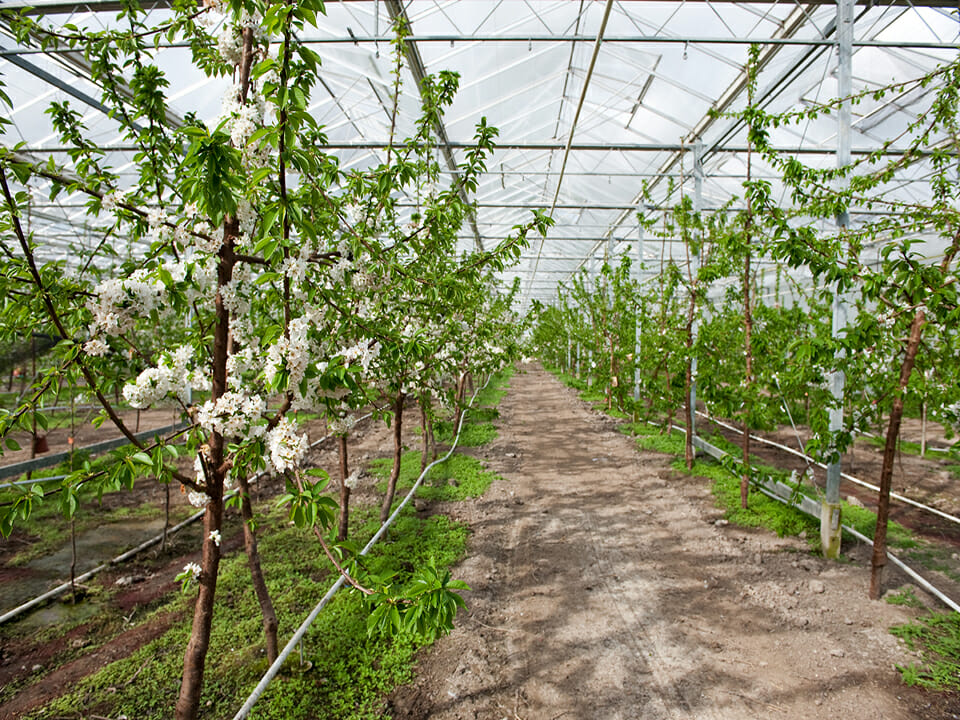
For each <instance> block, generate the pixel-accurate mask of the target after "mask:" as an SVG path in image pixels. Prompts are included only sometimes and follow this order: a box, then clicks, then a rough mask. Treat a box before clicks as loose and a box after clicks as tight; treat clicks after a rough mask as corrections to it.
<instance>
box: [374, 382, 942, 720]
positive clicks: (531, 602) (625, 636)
mask: <svg viewBox="0 0 960 720" xmlns="http://www.w3.org/2000/svg"><path fill="white" fill-rule="evenodd" d="M525 370H526V372H525V373H523V374H519V375H517V376H515V378H514V380H513V382H512V390H511V392H510V394H509V395H508V396H507V397H506V398H505V399H504V401H503V403H502V404H501V418H500V422H499V426H500V437H499V438H498V439H497V440H496V441H495V442H494V443H493V444H492V445H491V446H488V449H487V450H486V452H485V453H484V454H485V455H486V456H487V460H488V463H489V465H490V467H491V468H492V469H493V470H496V471H497V472H499V473H500V474H501V475H502V476H503V478H504V479H503V480H502V481H497V482H495V483H494V484H493V486H492V487H491V488H490V490H489V491H488V492H487V494H486V495H485V496H484V497H483V498H480V499H478V500H477V501H475V502H473V503H470V504H459V505H458V506H455V507H451V508H450V509H451V510H453V511H455V512H457V513H459V515H460V519H463V520H466V521H468V522H469V523H470V525H471V527H472V528H473V535H472V540H471V547H470V551H469V556H468V558H467V559H466V560H465V561H464V562H463V563H462V564H461V565H460V567H459V568H458V569H457V571H456V573H455V575H456V576H457V577H459V578H462V579H464V580H466V581H467V582H468V583H469V584H470V586H471V587H472V590H471V591H469V592H467V593H465V597H466V599H467V603H468V607H469V609H468V611H466V612H464V613H463V614H462V615H461V616H460V617H459V618H458V621H457V628H456V629H455V630H454V631H453V633H452V634H451V635H450V636H448V637H447V638H445V639H443V640H441V641H440V642H438V643H437V644H436V645H435V646H434V647H433V648H432V649H430V650H429V651H426V652H424V653H423V655H422V657H421V659H420V662H419V668H418V674H417V679H416V680H415V681H414V682H413V683H411V684H410V685H408V686H405V687H402V688H400V689H398V690H397V691H396V692H394V693H393V695H392V696H391V697H390V699H389V710H390V712H391V714H392V715H393V717H394V718H409V719H414V718H416V719H419V718H431V719H436V720H453V719H468V718H483V719H486V718H508V719H509V720H539V719H543V720H556V719H558V718H568V719H571V720H572V719H574V718H604V719H611V720H612V719H615V718H644V719H645V720H648V719H649V720H654V719H658V718H730V719H731V720H732V719H740V718H787V719H791V718H796V719H797V720H800V719H801V718H802V719H804V720H806V719H809V718H831V719H832V718H837V717H841V718H844V719H845V720H854V719H855V718H870V719H874V718H885V719H890V720H893V719H898V718H903V719H904V720H906V719H907V718H930V719H933V718H952V717H957V715H958V714H960V700H958V698H957V697H955V696H953V695H949V694H937V693H931V692H927V691H922V690H917V689H912V688H908V687H906V686H904V685H903V684H902V682H901V681H900V676H899V674H898V672H897V671H896V670H895V668H894V666H895V664H897V663H908V662H911V661H913V660H915V659H916V658H914V657H913V656H912V655H911V653H909V652H908V651H906V650H905V648H904V647H903V646H902V644H901V643H900V641H898V640H897V639H896V638H895V637H893V636H892V635H891V634H890V633H889V632H888V628H889V627H890V626H892V625H895V624H898V623H904V622H907V621H909V620H911V619H912V618H914V617H916V614H917V612H918V611H917V610H912V609H908V608H903V607H898V606H893V605H890V604H888V603H885V602H871V601H870V600H868V599H867V586H868V580H869V569H868V567H867V564H866V561H867V559H868V555H867V553H866V551H865V549H864V548H861V547H850V548H847V549H846V552H845V555H844V561H843V562H836V563H831V562H826V561H824V560H822V559H820V558H818V557H815V556H812V555H810V554H809V552H808V546H807V544H806V542H804V541H802V540H799V539H796V538H777V537H776V536H774V535H772V534H771V533H769V532H767V531H764V530H743V529H739V528H736V527H734V526H732V525H725V524H724V523H723V521H721V515H722V513H721V512H720V511H719V510H718V509H717V508H716V506H715V504H714V500H713V497H712V496H711V494H710V490H709V484H708V482H707V481H706V480H704V479H702V478H691V477H688V476H685V475H681V474H678V473H675V472H674V471H672V470H671V469H670V466H669V461H670V459H669V458H667V457H666V456H663V455H659V454H656V453H650V452H643V451H639V450H638V449H637V448H636V446H635V444H634V443H633V442H632V441H631V440H630V439H629V438H628V437H626V436H624V435H622V434H621V433H619V432H618V431H617V430H616V424H615V423H614V422H613V421H611V420H609V419H608V418H606V417H605V416H602V415H601V414H599V413H597V412H596V411H594V410H592V409H591V408H590V407H589V406H587V405H586V404H585V403H583V402H582V401H581V400H580V399H579V398H577V396H576V394H575V393H574V392H573V391H572V390H569V389H567V388H565V387H563V386H562V385H561V384H560V383H559V382H558V381H557V380H556V379H554V378H553V377H551V376H549V375H547V374H546V373H545V372H543V370H542V369H540V368H539V367H538V366H527V367H525ZM718 521H720V522H718ZM886 579H887V584H888V586H889V587H895V586H898V585H900V584H901V583H902V582H903V579H902V578H900V577H897V576H896V575H895V573H894V572H892V571H888V573H887V576H886ZM918 595H920V596H922V593H918Z"/></svg>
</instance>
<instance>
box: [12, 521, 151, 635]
mask: <svg viewBox="0 0 960 720" xmlns="http://www.w3.org/2000/svg"><path fill="white" fill-rule="evenodd" d="M162 530H163V519H162V518H157V519H154V520H126V521H123V522H116V523H110V524H107V525H101V526H100V527H97V528H93V529H92V530H88V531H87V532H85V533H81V534H80V535H78V536H77V569H76V574H77V575H81V574H83V573H85V572H87V571H88V570H91V569H93V568H95V567H96V566H97V565H100V564H101V563H104V562H106V561H108V560H110V559H111V558H114V557H116V556H117V555H119V554H120V553H122V552H123V551H124V550H128V549H129V548H132V547H135V546H136V545H139V544H140V543H142V542H143V541H144V540H147V539H149V538H151V537H154V536H155V535H157V534H159V533H160V532H161V531H162ZM71 555H72V549H71V543H70V542H69V540H68V541H67V543H66V544H65V545H64V546H63V547H62V548H60V549H59V550H58V551H57V552H55V553H53V554H52V555H46V556H44V557H41V558H37V559H36V560H33V561H32V562H30V563H28V564H27V565H26V566H24V567H23V568H22V569H23V570H24V571H25V572H24V573H23V575H22V576H21V577H17V578H16V580H15V581H13V582H5V583H3V584H2V586H0V614H2V613H4V612H6V611H7V610H12V609H13V608H15V607H17V606H18V605H21V604H23V603H25V602H27V601H28V600H30V599H32V598H34V597H36V596H37V595H40V594H42V593H44V592H46V591H47V590H50V589H52V588H54V587H56V586H57V585H59V584H60V583H63V582H66V581H67V580H69V578H70V558H71ZM85 607H93V609H92V610H89V612H90V614H91V615H93V614H95V613H96V611H97V610H98V607H97V606H96V604H95V603H90V602H89V601H85V602H83V603H81V604H79V605H76V606H71V605H63V604H61V603H60V602H59V601H56V600H55V601H53V602H52V603H51V604H50V605H49V606H45V607H44V608H42V609H41V610H39V611H36V612H34V613H31V614H30V617H29V618H28V619H26V620H24V622H28V621H29V622H32V621H33V619H34V616H45V617H49V620H48V621H47V622H44V621H42V620H41V621H38V622H40V624H48V623H52V622H61V621H63V620H65V619H66V618H67V617H68V616H63V615H60V616H58V615H57V613H58V612H59V613H63V612H83V610H81V608H85ZM44 614H46V615H44Z"/></svg>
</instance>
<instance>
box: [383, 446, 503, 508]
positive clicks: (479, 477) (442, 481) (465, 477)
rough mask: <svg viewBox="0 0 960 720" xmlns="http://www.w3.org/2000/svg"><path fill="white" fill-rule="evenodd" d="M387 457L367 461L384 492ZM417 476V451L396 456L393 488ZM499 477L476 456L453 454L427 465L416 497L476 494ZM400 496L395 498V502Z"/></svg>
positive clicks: (402, 487)
mask: <svg viewBox="0 0 960 720" xmlns="http://www.w3.org/2000/svg"><path fill="white" fill-rule="evenodd" d="M392 465H393V460H392V459H391V458H381V459H378V460H373V461H371V463H370V472H371V473H373V475H375V476H376V477H378V478H380V482H379V483H377V489H378V490H379V491H380V492H385V491H386V489H387V478H389V477H390V468H391V467H392ZM418 477H420V453H418V452H407V453H404V454H403V456H402V457H401V459H400V477H399V478H398V479H397V491H398V493H399V492H400V491H401V490H408V489H409V488H411V487H413V483H414V482H416V480H417V478H418ZM498 477H499V476H498V475H497V474H496V473H492V472H490V471H489V470H486V469H485V468H484V467H483V463H481V462H480V461H479V460H477V459H476V458H472V457H470V456H468V455H461V454H459V453H454V454H453V455H451V456H450V458H449V459H448V460H446V461H445V462H442V463H440V464H439V465H436V466H434V467H433V468H431V470H430V472H429V474H428V475H427V477H426V478H425V479H424V483H423V485H421V486H420V488H419V489H418V490H417V497H419V498H423V499H424V500H430V501H444V502H456V501H461V500H466V499H467V498H474V497H480V496H481V495H483V493H484V492H486V490H487V488H488V487H490V483H492V482H493V481H494V480H496V479H497V478H498ZM400 499H401V498H398V502H399V500H400Z"/></svg>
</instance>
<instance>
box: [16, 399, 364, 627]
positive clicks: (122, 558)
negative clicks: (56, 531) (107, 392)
mask: <svg viewBox="0 0 960 720" xmlns="http://www.w3.org/2000/svg"><path fill="white" fill-rule="evenodd" d="M371 415H373V413H367V414H366V415H364V416H363V417H361V418H357V422H360V421H362V420H366V419H367V418H368V417H370V416H371ZM331 437H333V436H332V435H324V436H323V437H322V438H320V439H319V440H315V441H314V442H312V443H310V445H309V447H308V450H312V449H313V448H315V447H316V446H317V445H319V444H320V443H322V442H323V441H324V440H328V439H329V438H331ZM266 474H267V471H266V470H261V471H260V472H258V473H257V474H256V475H254V476H253V477H252V478H251V482H257V481H259V480H260V478H262V477H263V476H264V475H266ZM51 479H52V478H51ZM236 494H237V490H231V491H230V492H229V493H227V494H226V495H225V496H224V498H223V500H224V502H226V501H227V500H229V499H230V498H232V497H233V496H234V495H236ZM205 512H206V509H203V510H200V511H198V512H196V513H194V514H193V515H191V516H190V517H188V518H187V519H186V520H184V521H182V522H180V523H179V524H177V525H174V526H173V527H172V528H170V529H169V530H167V531H166V535H168V536H169V535H173V534H174V533H176V532H178V531H180V530H182V529H183V528H185V527H187V526H188V525H192V524H193V523H195V522H196V521H197V520H199V519H200V518H202V517H203V515H204V513H205ZM163 536H164V533H160V534H159V535H155V536H153V537H152V538H149V539H147V540H144V541H143V542H142V543H140V544H139V545H137V546H136V547H135V548H132V549H130V550H127V551H126V552H124V553H121V554H120V555H117V556H116V557H115V558H112V559H111V560H108V561H107V562H105V563H101V564H100V565H97V566H96V567H95V568H93V569H92V570H88V571H87V572H85V573H83V574H82V575H79V576H77V577H76V578H74V580H73V584H71V583H69V582H65V583H62V584H61V585H57V586H56V587H55V588H53V589H51V590H48V591H47V592H45V593H43V594H42V595H37V596H36V597H35V598H33V599H32V600H28V601H27V602H25V603H23V604H22V605H19V606H17V607H15V608H13V609H12V610H10V611H8V612H6V613H4V614H3V615H0V625H2V624H3V623H5V622H7V621H9V620H12V619H13V618H15V617H18V616H19V615H22V614H23V613H25V612H26V611H27V610H31V609H33V608H35V607H37V606H38V605H41V604H43V603H45V602H46V601H47V600H51V599H53V598H55V597H57V596H58V595H62V594H63V593H65V592H67V591H68V590H69V589H70V588H71V587H73V586H74V585H76V584H77V583H83V582H86V581H87V580H89V579H90V578H92V577H93V576H94V575H97V574H98V573H101V572H103V571H104V570H106V569H107V568H109V567H113V566H114V565H119V564H120V563H123V562H126V561H127V560H129V559H130V558H132V557H133V556H134V555H137V554H139V553H141V552H142V551H144V550H146V549H147V548H149V547H153V546H154V545H156V544H157V543H159V542H161V541H162V540H163Z"/></svg>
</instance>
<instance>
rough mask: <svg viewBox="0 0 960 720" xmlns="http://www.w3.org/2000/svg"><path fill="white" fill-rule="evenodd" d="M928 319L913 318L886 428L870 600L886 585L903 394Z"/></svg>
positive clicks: (877, 598)
mask: <svg viewBox="0 0 960 720" xmlns="http://www.w3.org/2000/svg"><path fill="white" fill-rule="evenodd" d="M926 321H927V317H926V315H924V313H923V311H922V310H920V311H918V312H917V314H916V315H914V316H913V322H912V323H911V324H910V338H909V339H908V340H907V352H906V355H905V356H904V358H903V364H902V365H901V366H900V382H899V383H898V385H897V391H896V393H895V394H894V396H893V407H891V409H890V421H889V423H888V424H887V437H886V442H885V443H884V446H883V467H882V468H881V470H880V499H879V502H878V503H877V527H876V530H874V532H873V558H872V560H871V567H870V599H871V600H879V599H880V589H881V584H882V581H883V567H884V565H886V564H887V519H888V518H889V517H890V484H891V482H892V480H893V463H894V459H895V456H896V451H897V438H898V437H899V435H900V421H901V420H902V419H903V391H904V389H905V388H906V387H907V383H908V382H909V381H910V374H911V373H912V372H913V365H914V362H915V361H916V359H917V351H918V350H919V349H920V338H921V336H922V335H923V326H924V324H925V323H926Z"/></svg>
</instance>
